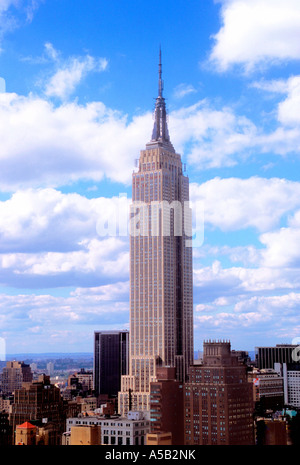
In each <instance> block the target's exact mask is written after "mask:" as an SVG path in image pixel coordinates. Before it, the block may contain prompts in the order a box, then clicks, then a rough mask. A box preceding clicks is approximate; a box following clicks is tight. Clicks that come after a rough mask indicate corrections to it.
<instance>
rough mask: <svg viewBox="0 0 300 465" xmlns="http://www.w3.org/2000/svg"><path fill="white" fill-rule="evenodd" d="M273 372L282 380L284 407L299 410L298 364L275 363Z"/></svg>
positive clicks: (299, 369) (299, 385) (299, 365)
mask: <svg viewBox="0 0 300 465" xmlns="http://www.w3.org/2000/svg"><path fill="white" fill-rule="evenodd" d="M274 367H275V370H276V371H277V372H278V374H279V375H280V376H282V378H283V391H284V405H285V406H289V407H293V408H296V409H299V408H300V364H299V363H275V365H274Z"/></svg>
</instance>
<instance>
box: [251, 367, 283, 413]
mask: <svg viewBox="0 0 300 465" xmlns="http://www.w3.org/2000/svg"><path fill="white" fill-rule="evenodd" d="M248 380H249V381H250V382H251V383H252V385H253V400H254V402H255V405H256V410H258V411H266V410H274V411H276V410H280V409H282V408H283V406H284V386H283V376H282V375H280V374H279V373H278V372H277V371H275V370H272V369H271V368H266V369H262V370H257V369H254V370H253V371H252V372H249V373H248Z"/></svg>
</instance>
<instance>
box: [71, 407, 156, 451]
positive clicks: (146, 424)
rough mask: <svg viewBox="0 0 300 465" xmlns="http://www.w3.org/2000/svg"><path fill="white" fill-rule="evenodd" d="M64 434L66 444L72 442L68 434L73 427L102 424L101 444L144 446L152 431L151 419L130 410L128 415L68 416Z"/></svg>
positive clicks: (141, 413)
mask: <svg viewBox="0 0 300 465" xmlns="http://www.w3.org/2000/svg"><path fill="white" fill-rule="evenodd" d="M66 424H67V426H66V432H65V434H64V441H65V444H68V445H69V444H70V441H69V440H68V438H67V436H68V435H70V434H71V431H72V428H73V427H78V426H92V425H95V426H100V427H101V444H102V445H113V446H142V445H145V444H146V436H147V434H148V433H149V432H150V420H149V418H147V417H146V416H145V415H144V414H143V412H128V413H127V415H126V417H120V416H118V415H113V416H100V415H88V416H83V415H81V416H78V417H76V418H68V419H67V422H66Z"/></svg>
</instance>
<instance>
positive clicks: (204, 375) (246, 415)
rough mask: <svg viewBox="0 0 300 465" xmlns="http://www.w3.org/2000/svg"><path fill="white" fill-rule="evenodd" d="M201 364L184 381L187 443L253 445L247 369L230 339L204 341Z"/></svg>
mask: <svg viewBox="0 0 300 465" xmlns="http://www.w3.org/2000/svg"><path fill="white" fill-rule="evenodd" d="M203 349H204V351H203V364H202V365H194V366H193V367H191V369H190V380H189V382H188V383H186V384H185V393H184V411H185V431H184V432H185V444H186V445H252V444H254V424H253V405H254V403H253V398H252V396H253V393H252V384H251V383H249V382H248V380H247V368H246V366H245V365H243V364H240V363H239V362H238V359H237V357H235V356H233V355H232V354H231V350H230V343H229V342H205V343H204V345H203Z"/></svg>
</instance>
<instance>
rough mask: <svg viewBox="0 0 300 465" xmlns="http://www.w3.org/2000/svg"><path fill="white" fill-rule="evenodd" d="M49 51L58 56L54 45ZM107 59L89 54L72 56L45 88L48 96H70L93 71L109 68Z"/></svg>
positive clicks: (53, 55) (64, 97)
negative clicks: (78, 56) (79, 56)
mask: <svg viewBox="0 0 300 465" xmlns="http://www.w3.org/2000/svg"><path fill="white" fill-rule="evenodd" d="M47 50H48V53H50V54H51V56H52V57H53V58H55V59H56V58H57V52H56V51H55V50H54V49H53V47H52V48H51V47H49V44H48V48H47ZM107 64H108V62H107V60H106V59H105V58H100V59H95V58H94V57H92V56H89V55H87V56H86V57H84V58H72V59H70V60H69V62H68V63H66V64H64V65H63V67H62V68H60V69H58V70H57V71H56V72H55V74H54V75H53V76H52V77H51V79H50V80H49V82H48V83H47V85H46V88H45V94H46V96H47V97H58V98H60V99H62V100H64V99H66V98H67V97H69V96H70V95H71V94H72V93H73V92H74V90H75V88H76V86H77V85H78V84H79V83H80V82H81V81H82V79H83V78H85V77H86V76H87V74H88V73H90V72H91V71H94V72H101V71H104V70H105V69H106V68H107Z"/></svg>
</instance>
